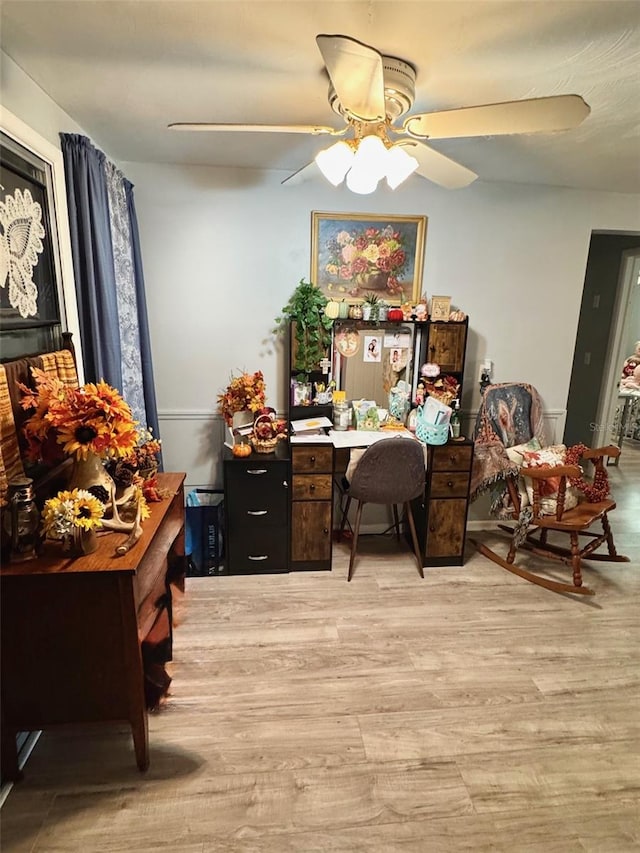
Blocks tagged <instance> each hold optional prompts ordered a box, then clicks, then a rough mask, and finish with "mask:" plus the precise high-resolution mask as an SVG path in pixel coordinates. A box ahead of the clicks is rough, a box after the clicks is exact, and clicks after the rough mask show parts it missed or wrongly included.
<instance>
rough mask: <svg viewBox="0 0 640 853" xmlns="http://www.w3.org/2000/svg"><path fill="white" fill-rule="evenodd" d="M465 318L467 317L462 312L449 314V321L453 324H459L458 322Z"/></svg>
mask: <svg viewBox="0 0 640 853" xmlns="http://www.w3.org/2000/svg"><path fill="white" fill-rule="evenodd" d="M466 316H467V315H466V314H465V313H464V311H459V310H458V311H452V312H451V313H450V314H449V319H450V320H453V322H455V323H460V322H462V320H464V319H465V318H466Z"/></svg>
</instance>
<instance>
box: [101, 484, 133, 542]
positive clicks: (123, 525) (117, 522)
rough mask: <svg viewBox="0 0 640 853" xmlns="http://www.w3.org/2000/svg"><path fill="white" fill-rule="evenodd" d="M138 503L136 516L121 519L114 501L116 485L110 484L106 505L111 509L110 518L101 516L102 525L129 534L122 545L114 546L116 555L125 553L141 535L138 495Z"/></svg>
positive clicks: (106, 528) (107, 528)
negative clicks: (129, 519) (109, 493)
mask: <svg viewBox="0 0 640 853" xmlns="http://www.w3.org/2000/svg"><path fill="white" fill-rule="evenodd" d="M137 502H138V505H137V507H136V516H135V519H134V520H133V521H123V520H122V519H121V518H120V513H119V512H118V504H117V503H116V487H115V483H114V484H113V485H112V486H111V500H110V501H109V503H108V504H107V507H108V508H109V507H110V508H111V510H112V513H113V515H112V517H111V518H103V519H102V527H103V528H104V529H105V530H111V531H114V532H116V533H128V534H129V536H128V538H127V539H126V541H125V542H123V543H122V545H118V547H117V548H116V554H117V555H118V556H120V555H122V554H126V553H127V551H129V550H130V549H131V548H132V547H133V546H134V545H135V544H136V542H137V541H138V539H139V538H140V536H141V535H142V525H141V524H140V519H141V517H142V500H141V498H140V495H138V497H137Z"/></svg>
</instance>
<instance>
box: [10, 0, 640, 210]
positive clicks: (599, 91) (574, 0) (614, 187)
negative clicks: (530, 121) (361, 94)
mask: <svg viewBox="0 0 640 853" xmlns="http://www.w3.org/2000/svg"><path fill="white" fill-rule="evenodd" d="M1 15H2V17H1V22H0V23H1V26H0V42H1V46H2V49H3V50H4V51H5V52H6V53H7V54H8V55H9V56H10V57H11V58H12V59H13V60H14V61H15V62H16V63H17V64H18V65H19V66H20V67H21V68H22V69H23V70H24V71H25V72H26V73H27V74H28V75H29V76H30V77H32V78H33V79H34V80H35V81H36V82H37V83H38V84H39V85H40V86H41V87H42V88H43V89H44V90H45V91H46V92H47V93H48V94H49V95H50V96H51V97H52V98H53V99H54V100H55V101H56V102H57V103H58V104H59V105H60V106H61V107H62V108H63V109H64V110H65V111H66V112H67V113H68V114H69V115H70V116H71V117H72V118H73V119H74V120H75V121H76V122H77V123H78V124H80V125H81V126H82V127H83V128H84V130H85V131H86V132H87V133H88V134H89V135H91V136H92V138H93V139H94V140H96V141H98V142H99V144H100V145H101V146H102V147H104V148H105V149H106V150H107V152H108V153H109V155H110V156H111V157H113V158H114V159H116V160H120V161H143V162H165V163H194V164H210V165H216V166H240V167H260V168H267V169H281V170H284V171H285V172H294V171H296V170H297V169H299V168H300V167H302V166H303V165H305V164H306V163H307V162H309V161H310V160H311V159H312V158H313V156H314V154H315V153H316V152H317V151H318V150H319V149H320V148H321V147H326V145H327V144H328V143H327V137H325V138H324V139H323V138H321V137H305V136H298V135H294V134H286V135H276V134H248V133H242V134H223V133H217V134H214V133H178V132H175V131H169V130H168V129H167V124H168V123H169V122H172V121H212V122H252V123H270V124H291V123H304V124H325V125H331V126H335V127H340V126H342V125H341V120H340V118H339V117H338V116H336V115H335V114H334V113H333V112H332V110H331V108H330V107H329V104H328V101H327V89H328V84H327V78H326V76H325V72H324V70H323V63H322V59H321V56H320V53H319V51H318V49H317V47H316V42H315V37H316V35H317V34H318V33H341V34H343V35H348V36H351V37H353V38H357V39H359V40H361V41H363V42H365V43H367V44H370V45H372V46H374V47H376V48H377V49H378V50H380V51H381V52H382V53H385V54H390V55H395V56H399V57H401V58H403V59H406V60H408V61H409V62H411V63H412V64H413V65H414V66H415V67H416V68H417V72H418V80H417V87H416V88H417V91H416V101H415V104H414V107H413V109H412V110H411V113H416V112H427V111H432V110H439V109H447V108H456V107H462V106H470V105H473V104H483V103H495V102H498V101H504V100H515V99H519V98H532V97H541V96H545V95H559V94H568V93H576V94H579V95H582V96H583V98H584V99H585V100H586V102H587V103H588V104H589V105H590V106H591V114H590V116H589V117H588V118H587V119H586V120H585V122H584V123H583V124H582V125H581V126H580V127H579V128H577V129H575V130H573V131H568V132H566V133H556V134H544V135H540V134H536V135H528V136H509V137H483V138H475V139H458V140H450V141H447V140H439V141H437V142H435V141H434V142H433V143H431V144H432V146H433V147H434V148H436V149H437V150H439V151H441V152H443V153H444V154H446V155H448V156H449V157H452V158H453V159H455V160H457V161H459V162H460V163H463V164H464V165H465V166H467V167H469V168H471V169H472V170H473V171H475V172H477V173H478V175H479V176H480V179H481V180H485V181H500V180H508V181H516V182H522V183H534V184H555V185H560V186H569V187H583V188H587V189H598V190H611V191H617V192H626V193H630V192H633V193H638V192H640V3H638V2H636V0H622V1H621V2H618V0H570V1H569V2H562V0H537V2H529V0H507V2H492V1H491V0H471V2H463V1H462V0H461V1H460V2H458V0H435V2H433V0H430V1H429V2H420V0H415V2H400V0H392V2H352V0H344V2H340V0H337V1H336V2H329V0H294V1H293V2H272V0H251V2H242V0H224V2H223V0H220V1H218V0H202V2H191V1H190V0H184V2H179V0H178V2H175V0H174V2H171V1H169V2H158V0H145V1H144V2H119V0H107V2H100V1H99V2H67V0H44V2H40V0H28V1H26V0H19V2H17V0H3V2H2V6H1ZM61 130H64V128H61ZM283 177H284V176H283ZM416 180H421V179H420V178H416Z"/></svg>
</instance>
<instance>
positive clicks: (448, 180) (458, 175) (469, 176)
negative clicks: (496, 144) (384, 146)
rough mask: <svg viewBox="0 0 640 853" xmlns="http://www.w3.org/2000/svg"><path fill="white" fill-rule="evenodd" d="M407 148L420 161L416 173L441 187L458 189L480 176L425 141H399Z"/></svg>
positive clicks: (408, 152)
mask: <svg viewBox="0 0 640 853" xmlns="http://www.w3.org/2000/svg"><path fill="white" fill-rule="evenodd" d="M396 144H397V145H401V146H402V148H404V149H405V151H406V152H407V154H410V155H411V156H412V157H415V158H416V160H417V161H418V168H417V169H416V173H417V174H418V175H422V177H423V178H427V180H429V181H433V183H434V184H439V185H440V186H441V187H446V188H447V189H449V190H457V189H460V188H461V187H467V186H469V184H471V183H473V181H475V180H476V178H477V177H478V176H477V175H476V173H475V172H472V171H471V169H467V167H466V166H463V165H462V164H460V163H456V161H455V160H451V159H450V158H449V157H445V155H444V154H441V153H440V152H439V151H435V150H434V149H433V148H430V147H429V146H428V145H425V144H424V142H417V141H413V140H412V141H411V142H399V143H396Z"/></svg>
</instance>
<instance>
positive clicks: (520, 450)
mask: <svg viewBox="0 0 640 853" xmlns="http://www.w3.org/2000/svg"><path fill="white" fill-rule="evenodd" d="M540 449H541V448H540V442H539V441H538V439H537V438H532V439H531V441H527V442H526V443H525V444H516V446H515V447H507V448H506V451H507V456H508V457H509V459H510V460H511V462H513V463H515V464H516V465H517V466H518V468H522V465H523V462H524V454H525V453H527V452H529V451H531V450H540ZM517 486H518V492H519V494H520V508H521V509H524V508H525V507H526V506H529V495H528V493H527V485H526V483H525V481H524V477H523V476H522V474H520V476H519V477H518V483H517Z"/></svg>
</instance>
